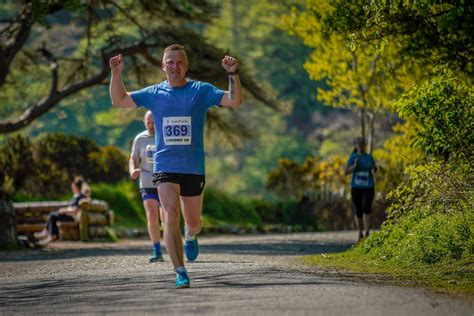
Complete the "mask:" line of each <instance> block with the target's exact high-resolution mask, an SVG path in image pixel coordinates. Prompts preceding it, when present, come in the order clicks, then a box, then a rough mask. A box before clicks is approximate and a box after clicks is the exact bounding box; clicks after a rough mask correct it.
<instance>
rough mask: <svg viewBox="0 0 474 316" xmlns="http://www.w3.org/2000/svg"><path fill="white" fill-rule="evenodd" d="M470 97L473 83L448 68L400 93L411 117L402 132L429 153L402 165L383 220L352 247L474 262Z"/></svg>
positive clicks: (412, 260) (420, 259)
mask: <svg viewBox="0 0 474 316" xmlns="http://www.w3.org/2000/svg"><path fill="white" fill-rule="evenodd" d="M472 100H473V99H472V89H471V88H467V87H466V86H465V85H463V84H462V83H459V82H457V81H456V80H455V79H454V78H452V76H451V75H450V74H449V73H445V72H441V73H440V74H439V75H438V76H436V77H435V78H433V80H430V81H428V82H425V83H424V84H422V85H421V87H419V88H418V87H415V88H413V90H411V91H410V92H408V93H407V94H406V95H405V96H404V98H402V100H401V101H400V102H399V106H400V107H401V110H400V113H401V114H402V115H405V116H406V117H405V118H406V119H407V120H411V121H412V122H414V123H415V127H414V128H413V129H411V130H408V131H407V137H408V138H409V139H411V141H412V144H413V145H414V147H416V148H419V150H421V151H422V152H423V153H424V154H425V155H426V156H425V157H424V159H423V160H421V161H414V162H413V163H411V164H409V165H408V166H407V167H406V169H405V179H404V181H403V182H402V183H401V184H400V185H399V186H398V187H397V188H396V189H394V190H393V191H392V192H391V193H390V194H389V198H390V199H391V200H392V201H393V203H392V204H391V206H390V207H389V209H388V214H389V218H388V220H387V221H386V223H385V224H384V225H383V226H382V228H381V230H380V232H377V233H374V234H373V235H372V236H371V238H369V239H368V240H367V241H365V242H364V243H361V244H359V245H358V246H357V247H356V248H355V249H354V251H356V252H360V253H363V254H365V255H367V256H370V257H373V258H376V259H379V260H391V261H394V262H395V263H397V264H400V265H410V264H415V265H416V264H422V265H433V264H436V263H457V262H464V260H465V261H466V262H472V260H473V259H474V212H473V209H474V194H473V192H474V190H473V188H474V182H473V178H472V170H473V169H474V165H473V150H472V149H473V146H474V138H473V126H472V124H473V122H474V111H473V108H472Z"/></svg>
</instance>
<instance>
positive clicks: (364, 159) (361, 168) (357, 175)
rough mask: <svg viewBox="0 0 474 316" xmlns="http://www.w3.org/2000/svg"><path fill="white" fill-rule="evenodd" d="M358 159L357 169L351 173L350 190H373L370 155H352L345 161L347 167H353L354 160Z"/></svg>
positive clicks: (372, 161)
mask: <svg viewBox="0 0 474 316" xmlns="http://www.w3.org/2000/svg"><path fill="white" fill-rule="evenodd" d="M356 158H359V163H358V165H357V168H356V169H355V170H354V171H353V172H352V180H351V188H373V187H374V186H375V180H374V175H373V173H372V169H373V168H374V165H375V162H374V158H373V157H372V155H370V154H361V155H360V154H358V153H352V155H351V156H350V157H349V160H348V161H347V166H352V165H354V160H355V159H356Z"/></svg>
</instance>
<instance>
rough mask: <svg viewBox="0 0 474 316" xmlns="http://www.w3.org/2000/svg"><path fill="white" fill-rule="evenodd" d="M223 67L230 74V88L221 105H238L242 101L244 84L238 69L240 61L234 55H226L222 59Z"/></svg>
mask: <svg viewBox="0 0 474 316" xmlns="http://www.w3.org/2000/svg"><path fill="white" fill-rule="evenodd" d="M222 67H224V69H225V70H226V71H227V73H228V74H229V90H228V91H226V92H225V93H224V95H223V96H222V99H221V105H223V106H229V107H236V106H239V105H240V104H241V103H242V86H241V84H240V78H239V74H238V71H237V67H238V61H237V59H235V58H234V57H231V56H225V57H224V59H223V60H222Z"/></svg>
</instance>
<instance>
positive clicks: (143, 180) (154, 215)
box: [128, 111, 163, 262]
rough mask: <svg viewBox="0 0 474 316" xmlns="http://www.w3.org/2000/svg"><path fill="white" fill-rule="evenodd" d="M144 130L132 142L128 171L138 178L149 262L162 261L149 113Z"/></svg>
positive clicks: (153, 124)
mask: <svg viewBox="0 0 474 316" xmlns="http://www.w3.org/2000/svg"><path fill="white" fill-rule="evenodd" d="M143 123H145V127H146V130H145V131H143V132H141V133H140V134H138V135H137V136H136V137H135V139H134V140H133V145H132V152H131V154H130V161H129V164H128V170H129V172H130V178H132V179H133V180H135V179H137V178H138V177H140V193H141V196H142V200H143V207H144V208H145V212H146V221H147V228H148V235H149V236H150V239H151V242H152V249H153V252H152V254H151V256H150V258H149V261H150V262H157V261H163V255H162V254H161V245H160V215H161V220H162V221H163V214H162V212H161V208H160V199H159V198H158V191H157V190H156V187H155V185H154V184H153V156H154V154H155V151H156V150H155V122H154V120H153V115H152V114H151V111H148V112H146V114H145V117H144V119H143Z"/></svg>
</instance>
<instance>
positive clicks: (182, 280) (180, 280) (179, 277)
mask: <svg viewBox="0 0 474 316" xmlns="http://www.w3.org/2000/svg"><path fill="white" fill-rule="evenodd" d="M188 287H189V277H188V274H187V273H186V272H176V288H177V289H184V288H188Z"/></svg>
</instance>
